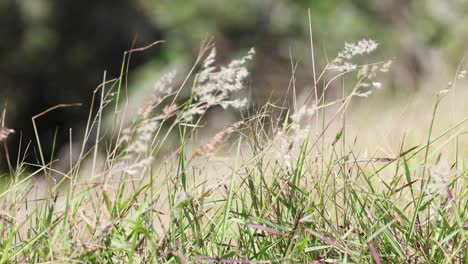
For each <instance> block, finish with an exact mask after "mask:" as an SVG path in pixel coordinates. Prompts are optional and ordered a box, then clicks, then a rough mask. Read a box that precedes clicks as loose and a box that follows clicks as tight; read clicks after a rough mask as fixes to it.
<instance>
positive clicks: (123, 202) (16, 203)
mask: <svg viewBox="0 0 468 264" xmlns="http://www.w3.org/2000/svg"><path fill="white" fill-rule="evenodd" d="M311 42H312V38H311ZM150 46H152V45H150ZM357 46H359V45H357ZM210 49H211V44H210V43H204V44H203V45H202V48H201V51H200V55H199V57H198V58H197V60H196V63H195V65H194V66H193V68H192V70H191V71H190V74H189V76H188V77H187V78H186V79H185V81H184V82H183V84H182V85H181V86H180V88H179V89H177V90H175V91H174V90H171V89H169V88H168V87H169V86H171V85H172V84H171V83H170V80H169V81H168V80H165V81H163V82H162V83H159V86H158V87H159V88H158V87H157V88H156V89H155V91H157V93H155V94H154V95H152V96H148V101H147V102H146V103H145V104H144V105H143V106H142V107H141V109H140V111H139V112H138V114H137V115H136V116H135V117H134V118H132V120H131V122H130V124H129V125H128V127H127V128H125V127H126V124H127V123H126V122H127V121H126V116H127V115H126V114H125V113H126V111H127V104H126V103H125V102H124V101H125V99H124V97H125V96H124V92H123V89H125V88H126V86H125V84H124V83H125V76H126V70H125V66H126V65H128V61H129V58H130V55H131V53H132V52H127V53H125V55H124V64H123V66H122V73H121V76H120V77H119V78H118V79H115V80H110V81H108V80H106V75H105V74H104V79H103V84H102V85H100V86H99V87H98V89H96V91H95V93H94V96H93V102H94V100H95V97H96V98H99V99H98V100H99V108H98V109H93V108H91V109H90V114H89V119H88V124H87V126H86V129H85V133H84V135H83V145H82V147H81V149H80V150H76V149H73V148H72V147H70V161H69V164H70V165H69V169H68V170H67V171H64V172H60V171H57V170H56V169H55V168H54V164H55V163H57V161H56V158H54V157H51V158H50V160H47V157H44V155H43V154H42V150H41V147H40V136H39V131H37V130H35V131H36V141H37V142H36V143H37V146H38V147H39V153H40V160H41V162H40V163H39V164H38V165H33V164H25V163H24V162H21V161H18V162H17V166H16V168H15V169H13V167H12V168H11V171H10V175H8V176H7V179H6V180H5V181H6V183H5V186H4V188H3V189H2V191H1V193H0V204H1V211H0V231H1V232H0V263H12V262H18V263H36V262H54V263H74V262H78V263H210V262H212V263H465V261H466V258H467V254H468V253H467V241H466V235H467V233H466V229H467V218H466V210H467V207H466V198H467V191H466V188H465V187H466V180H467V176H468V167H467V162H466V158H467V157H466V153H467V152H466V150H467V149H466V132H467V130H466V128H467V126H466V123H467V119H468V118H467V117H464V118H462V119H461V120H457V122H455V123H453V124H452V125H450V126H447V127H445V129H443V130H442V131H441V132H438V133H436V132H435V130H434V126H435V124H436V123H437V121H438V120H439V119H438V110H439V105H440V103H441V101H442V100H444V99H445V98H444V94H445V93H446V91H443V92H441V93H439V94H437V95H436V96H435V97H436V100H435V103H434V106H433V112H432V118H431V122H430V123H429V124H427V127H428V128H427V130H426V132H425V136H422V137H419V140H414V139H413V140H411V142H407V141H408V140H407V139H406V137H402V138H401V141H400V144H399V147H398V153H395V154H394V155H393V156H379V155H377V154H375V155H371V156H367V157H364V158H363V157H362V154H361V153H359V152H356V151H355V142H354V143H353V140H354V139H353V137H351V135H349V134H348V133H350V132H348V130H347V129H346V128H347V126H348V124H347V122H349V121H348V117H347V115H348V114H349V113H348V111H349V107H350V104H351V101H352V99H353V100H354V99H355V98H356V97H362V96H367V95H368V93H367V91H370V90H366V89H368V88H367V86H366V85H363V84H366V83H372V82H373V78H374V77H375V76H374V75H375V74H374V75H366V74H363V73H362V71H361V70H362V69H363V68H364V67H368V68H371V67H372V66H373V65H377V66H376V67H377V68H376V71H384V70H383V69H384V68H383V66H382V64H384V63H380V64H368V65H367V66H366V65H361V66H358V68H357V70H353V69H349V68H346V69H345V70H344V71H342V72H340V73H339V74H338V75H339V76H343V75H345V74H348V75H349V74H351V73H353V72H356V71H358V70H359V72H358V75H357V81H356V84H355V85H354V86H352V88H351V89H347V88H346V87H343V93H344V94H343V96H342V97H341V98H338V99H336V100H331V101H327V100H328V99H327V100H326V98H325V91H324V92H323V93H322V94H321V96H319V95H317V94H314V96H313V97H314V98H315V100H314V101H315V104H312V103H310V102H308V101H307V100H306V102H305V103H304V104H299V103H297V102H296V100H295V101H294V102H295V104H294V105H293V106H292V107H291V108H292V109H295V110H289V109H290V108H289V107H287V105H279V106H278V105H276V104H274V103H273V102H271V103H269V104H267V105H265V106H263V107H259V108H258V109H256V110H253V108H251V109H250V110H248V111H244V112H243V113H244V114H243V116H242V118H241V120H240V121H239V122H236V123H234V124H231V125H228V126H227V127H226V128H225V129H223V130H222V131H220V132H218V133H217V134H215V135H214V136H213V137H212V138H211V140H209V141H208V142H207V143H206V144H202V143H200V142H203V138H199V136H198V133H199V131H201V129H202V127H203V126H204V125H205V122H207V121H205V119H203V118H202V117H203V116H204V115H205V113H206V111H207V110H208V108H213V107H219V105H222V104H223V103H224V104H227V105H231V106H236V105H237V104H238V103H239V101H235V100H234V101H233V100H231V99H229V98H230V96H231V95H232V93H233V92H237V91H238V90H240V89H241V88H242V87H237V86H236V85H235V84H233V82H235V80H233V79H232V78H234V77H233V76H235V77H236V78H237V79H236V78H234V79H236V80H239V79H240V80H241V81H242V82H243V81H244V80H245V77H246V76H245V75H244V73H245V72H244V71H245V70H246V68H245V63H247V61H248V60H250V57H251V56H250V55H247V56H246V57H244V58H243V59H241V60H238V61H237V63H234V65H231V66H232V67H231V66H226V67H225V68H224V69H223V68H221V69H214V68H212V67H213V62H214V55H212V53H210V54H209V55H208V56H207V58H205V54H207V52H208V51H209V50H210ZM143 50H144V48H143V49H135V50H133V51H143ZM312 50H313V45H312ZM249 54H250V53H249ZM203 58H205V59H204V60H203ZM312 61H314V55H313V54H312ZM333 63H337V62H336V61H334V62H332V63H331V64H330V65H332V64H333ZM313 64H314V82H315V83H316V84H318V83H320V82H321V81H323V82H324V83H325V85H324V86H323V87H326V89H327V88H328V87H331V86H330V85H331V83H332V82H334V81H335V80H340V78H339V77H333V78H330V79H328V80H326V78H327V77H326V76H327V74H325V73H328V71H329V69H331V68H337V66H340V65H336V64H335V65H333V66H334V67H330V68H328V66H327V67H326V68H325V70H324V72H322V73H321V74H317V75H315V63H314V62H313ZM293 68H294V67H293ZM226 69H227V70H226ZM226 76H227V77H226ZM316 76H317V77H316ZM192 77H193V78H192ZM163 79H164V78H163ZM169 79H170V78H169ZM191 81H192V91H193V92H192V96H191V97H190V98H189V99H187V100H182V99H180V98H179V94H180V92H181V90H182V89H183V88H184V87H185V86H186V84H188V83H190V82H191ZM213 83H222V85H221V86H219V87H216V88H215V89H212V88H211V87H212V86H210V85H211V84H213ZM229 85H231V86H229ZM225 86H229V87H231V88H232V89H231V90H229V91H227V92H224V91H221V90H220V89H224V88H223V87H225ZM160 87H163V88H164V89H165V90H164V89H160ZM290 89H293V90H295V86H294V77H293V78H292V81H291V87H290ZM314 89H315V91H316V90H317V88H314ZM326 89H325V90H326ZM451 89H454V88H453V87H452V88H451ZM346 91H348V92H347V93H346ZM450 91H452V90H450ZM114 94H116V96H114ZM311 94H312V93H311ZM311 98H312V97H311ZM210 100H211V101H210ZM213 100H214V103H213ZM368 100H370V99H368ZM92 105H94V104H92ZM70 106H73V105H60V106H57V107H54V108H53V109H49V110H55V109H56V108H58V107H70ZM106 107H108V108H111V112H112V119H113V122H112V129H111V130H109V129H108V128H106V127H104V125H103V123H104V122H103V118H104V116H103V115H104V112H105V109H106ZM49 110H47V111H45V112H44V113H43V114H46V112H48V111H49ZM43 114H39V115H38V116H36V117H34V118H33V124H35V122H39V121H38V120H37V119H38V117H41V118H46V117H44V116H43ZM439 118H440V117H439ZM2 119H3V120H4V115H3V118H2ZM314 119H315V124H314V122H313V120H314ZM34 128H35V129H36V126H34ZM7 136H8V134H7V135H6V136H5V137H4V138H2V140H3V143H5V144H6V137H7ZM73 136H74V135H73ZM72 141H73V138H72V133H71V131H70V142H72ZM87 144H89V145H92V147H91V148H87V147H86V145H87ZM447 145H449V146H450V147H449V151H448V153H449V154H447V155H445V154H444V155H445V156H444V158H446V160H447V163H448V164H449V165H448V167H444V165H443V160H442V158H441V157H442V154H441V153H442V151H441V150H440V148H441V147H442V146H447ZM70 146H72V144H70ZM51 147H53V146H51ZM166 150H169V151H166ZM73 155H77V156H78V157H77V161H76V162H75V160H74V159H73V158H72V156H73ZM59 158H60V157H59ZM75 158H76V157H75ZM31 168H37V169H35V170H31Z"/></svg>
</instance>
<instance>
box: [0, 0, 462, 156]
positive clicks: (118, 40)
mask: <svg viewBox="0 0 468 264" xmlns="http://www.w3.org/2000/svg"><path fill="white" fill-rule="evenodd" d="M309 8H310V14H311V24H312V28H313V32H314V35H313V36H314V41H315V43H316V46H315V53H316V54H315V55H316V57H317V58H316V60H317V64H318V69H319V70H320V69H321V67H320V66H322V67H323V66H324V65H325V64H326V58H327V56H328V57H333V56H334V55H335V54H336V52H337V51H339V50H340V49H341V48H342V47H343V44H344V43H345V42H356V41H358V40H360V39H362V38H371V39H374V40H375V41H377V42H378V43H380V46H379V49H378V52H377V53H376V54H374V55H373V56H374V57H375V58H376V60H377V61H379V60H384V59H392V60H393V61H394V64H393V67H392V70H391V72H390V73H389V74H388V75H387V76H386V77H385V80H384V86H385V89H382V91H381V94H380V96H381V97H384V98H386V100H394V99H395V98H396V99H397V98H399V97H407V98H408V97H409V98H410V97H411V96H413V95H414V94H416V93H418V91H420V90H421V89H425V88H424V87H426V86H428V84H430V85H431V86H433V87H435V88H437V89H442V88H443V86H444V85H445V84H446V82H447V79H446V77H447V76H451V75H453V74H454V73H455V70H456V68H457V67H458V65H459V64H460V63H461V61H462V58H463V57H464V56H465V55H466V52H467V51H468V46H467V44H466V43H468V42H467V41H468V26H467V25H468V1H466V0H445V1H440V0H425V1H420V0H379V1H374V0H348V1H340V0H326V1H316V0H255V1H253V0H229V1H223V0H220V1H212V0H192V1H179V0H158V1H151V0H133V1H128V0H99V1H95V0H82V1H76V0H20V1H18V0H0V107H2V108H3V107H5V106H6V107H7V115H6V122H5V126H7V127H9V128H12V129H15V130H16V132H17V133H16V134H15V135H13V136H11V137H10V138H9V141H8V142H9V145H10V146H11V147H10V148H11V149H10V152H12V154H13V157H14V156H15V152H17V151H15V149H16V148H17V146H18V142H19V139H20V138H22V142H23V148H24V147H25V145H26V144H27V143H28V142H29V141H31V140H33V139H34V133H33V128H32V123H31V117H32V116H34V115H36V114H38V113H40V112H41V111H43V110H45V109H47V108H49V107H51V106H54V105H56V104H60V103H76V102H80V103H83V106H82V107H79V108H66V109H61V110H57V111H54V112H52V113H50V114H48V115H47V116H45V117H43V118H41V119H40V120H39V121H38V126H39V131H40V134H41V139H42V140H43V145H44V146H50V145H51V143H50V142H52V140H53V138H54V133H55V131H58V134H57V135H58V136H57V143H58V145H60V144H62V143H64V142H67V141H68V137H69V136H68V129H69V128H73V129H74V130H73V131H75V132H74V133H76V135H78V134H80V129H82V128H83V124H84V123H85V122H86V119H87V114H88V110H89V103H90V99H91V96H92V91H93V90H94V89H95V88H96V86H97V85H98V84H99V83H100V82H101V81H102V78H103V72H104V70H106V71H107V79H111V78H115V77H118V75H119V72H120V67H121V62H122V55H123V52H124V51H125V50H129V49H130V48H131V47H132V43H135V44H134V45H135V46H137V47H138V46H145V45H147V44H149V43H151V42H154V41H156V40H165V41H166V42H165V43H164V44H162V45H158V46H155V47H154V48H152V49H149V50H147V51H145V52H142V53H138V54H134V56H133V57H132V61H131V66H130V76H129V88H130V96H132V95H135V96H137V95H138V94H140V96H141V94H142V93H143V92H142V91H144V90H145V89H147V87H150V86H151V84H152V83H153V82H154V81H155V80H156V79H157V77H158V76H159V75H160V74H161V72H164V71H166V70H168V69H171V68H177V69H179V74H180V75H182V76H183V74H184V71H186V70H187V68H188V67H190V65H191V64H192V63H193V61H194V58H195V56H196V54H197V52H198V49H199V47H200V45H201V42H202V41H203V40H204V39H206V38H207V37H213V38H214V42H215V44H216V47H217V50H218V54H219V60H220V61H221V62H223V61H229V60H230V59H232V58H235V57H238V56H239V55H240V54H245V52H246V51H247V50H248V49H250V47H255V48H256V51H257V55H256V57H255V59H254V62H253V63H252V82H251V84H249V97H250V98H255V100H257V101H258V103H259V104H261V103H264V102H266V101H267V100H273V101H274V100H275V99H278V98H282V97H284V96H285V91H286V89H287V87H288V84H289V81H290V78H291V74H292V70H291V58H292V59H293V60H294V62H298V68H297V70H296V72H295V75H296V77H297V83H296V86H297V88H298V89H304V90H307V89H309V90H310V89H311V88H312V80H313V77H312V67H311V59H310V42H309V18H308V9H309ZM436 86H437V87H436ZM428 111H429V110H428ZM33 143H34V140H33ZM33 148H34V144H33V145H32V149H33ZM48 151H49V153H46V155H48V154H50V151H51V149H49V150H48ZM1 153H2V155H1V156H0V160H2V162H4V157H3V150H2V152H1ZM29 157H30V158H29V160H31V159H32V160H34V159H35V155H34V154H31V155H30V156H29Z"/></svg>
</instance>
